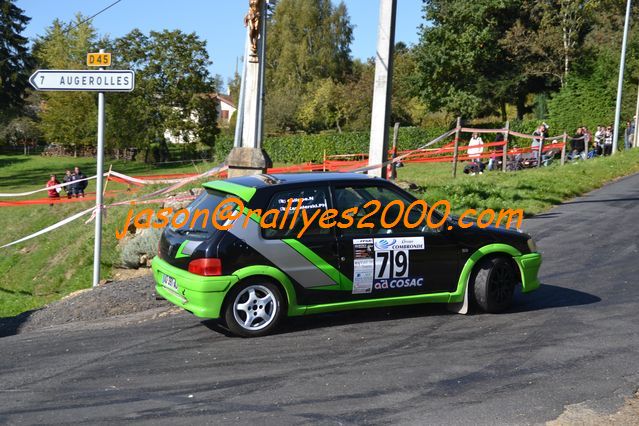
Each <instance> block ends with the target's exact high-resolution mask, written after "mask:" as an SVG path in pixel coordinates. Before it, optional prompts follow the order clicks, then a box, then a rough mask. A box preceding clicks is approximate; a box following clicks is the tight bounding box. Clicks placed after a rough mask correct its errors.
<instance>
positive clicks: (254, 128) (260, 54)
mask: <svg viewBox="0 0 639 426" xmlns="http://www.w3.org/2000/svg"><path fill="white" fill-rule="evenodd" d="M267 1H268V0H250V1H249V11H248V13H247V14H246V17H245V18H244V25H245V26H246V30H247V42H246V48H245V53H244V68H243V71H242V85H241V89H240V100H239V105H238V112H237V114H238V116H237V125H236V128H235V142H234V147H233V149H232V150H231V152H230V153H229V156H228V158H227V159H226V164H227V165H228V168H229V171H228V174H229V177H236V176H247V175H254V174H259V173H265V172H266V169H267V168H269V167H272V162H271V159H270V158H269V156H268V154H267V153H266V151H264V149H262V139H263V133H264V131H263V126H262V123H263V118H264V64H265V53H266V51H265V49H266V13H267Z"/></svg>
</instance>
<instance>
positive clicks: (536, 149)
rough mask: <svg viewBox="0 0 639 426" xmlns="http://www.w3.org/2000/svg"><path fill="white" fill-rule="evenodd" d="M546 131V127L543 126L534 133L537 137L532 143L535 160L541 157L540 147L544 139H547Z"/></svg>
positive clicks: (531, 147)
mask: <svg viewBox="0 0 639 426" xmlns="http://www.w3.org/2000/svg"><path fill="white" fill-rule="evenodd" d="M545 134H546V131H545V126H544V125H543V124H542V125H540V126H539V127H537V129H536V130H535V131H534V132H533V136H535V137H534V138H533V140H532V142H531V143H530V149H531V151H532V156H533V158H537V157H538V156H539V147H540V146H541V145H542V144H543V142H542V141H543V138H544V137H545Z"/></svg>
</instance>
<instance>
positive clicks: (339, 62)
mask: <svg viewBox="0 0 639 426" xmlns="http://www.w3.org/2000/svg"><path fill="white" fill-rule="evenodd" d="M352 40H353V26H352V25H351V23H350V18H349V15H348V10H347V8H346V5H345V4H344V2H340V3H339V4H337V6H335V5H333V3H332V2H331V0H281V1H279V2H278V4H277V6H276V8H275V11H274V13H273V15H272V17H271V19H270V21H269V29H268V48H267V63H266V66H267V74H266V78H267V87H268V88H269V91H268V93H267V99H266V103H267V105H266V115H267V123H269V124H275V125H277V126H278V127H279V129H280V130H282V129H284V128H295V127H296V126H297V124H298V123H297V121H296V116H297V104H295V105H290V103H289V105H288V108H284V109H282V108H279V107H281V105H280V103H281V102H280V101H279V99H278V98H279V97H281V96H285V97H286V96H287V94H288V97H289V99H298V100H301V98H302V96H303V94H304V93H305V87H306V85H307V84H309V83H312V82H319V81H321V80H324V79H332V80H333V81H334V82H336V83H337V82H344V81H345V80H346V79H347V76H348V75H349V74H350V73H351V69H352V60H351V50H350V44H351V42H352ZM325 87H328V86H325ZM271 114H273V115H274V116H272V117H269V116H270V115H271Z"/></svg>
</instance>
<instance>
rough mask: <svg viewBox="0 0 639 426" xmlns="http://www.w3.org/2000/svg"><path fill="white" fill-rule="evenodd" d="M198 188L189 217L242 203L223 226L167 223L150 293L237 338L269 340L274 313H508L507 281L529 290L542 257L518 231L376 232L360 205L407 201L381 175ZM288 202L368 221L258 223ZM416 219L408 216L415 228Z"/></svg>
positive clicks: (247, 180)
mask: <svg viewBox="0 0 639 426" xmlns="http://www.w3.org/2000/svg"><path fill="white" fill-rule="evenodd" d="M203 186H204V191H203V192H202V193H201V194H200V195H199V196H198V197H197V199H195V200H194V201H193V202H192V203H191V204H190V205H189V207H188V210H189V211H190V212H195V211H197V210H208V211H210V212H213V211H215V209H216V207H218V206H219V205H220V204H221V203H226V202H228V199H229V198H231V197H235V199H236V200H241V201H242V204H243V206H240V204H236V205H235V209H236V210H235V211H236V213H237V216H239V217H238V218H237V219H234V220H233V219H228V220H227V221H226V222H224V220H220V221H219V224H220V225H224V226H221V228H228V229H227V230H222V229H219V228H220V227H214V226H211V224H210V223H208V224H207V223H205V220H204V219H202V221H200V222H197V221H196V222H195V223H193V222H192V223H190V224H189V226H186V227H181V228H175V227H171V226H169V227H167V228H166V229H165V231H164V232H163V235H162V237H161V240H160V243H159V251H158V256H157V257H155V258H154V259H153V263H152V267H153V273H154V278H155V281H156V291H157V293H158V294H159V295H160V296H162V297H164V298H165V299H167V300H169V301H170V302H172V303H174V304H175V305H177V306H179V307H182V308H184V309H186V310H187V311H190V312H192V313H193V314H195V315H196V316H198V317H201V318H211V319H221V320H223V321H224V322H225V323H226V325H227V327H228V329H229V330H230V331H231V332H233V333H234V334H237V335H241V336H245V337H253V336H261V335H265V334H268V333H269V332H270V331H272V330H273V329H274V328H275V327H276V326H277V324H278V323H279V322H280V320H281V319H282V317H284V316H289V317H295V316H300V315H307V314H316V313H323V312H330V311H337V310H348V309H359V308H367V307H379V306H393V305H408V304H417V303H446V304H449V306H450V307H451V308H452V309H453V310H455V311H457V312H460V313H466V312H467V311H468V306H469V305H472V304H474V305H476V306H477V307H478V308H479V309H481V310H483V311H486V312H492V313H497V312H501V311H504V310H506V309H507V308H508V307H509V306H510V304H511V301H512V298H513V292H514V289H515V287H516V286H517V285H521V286H522V291H523V292H524V293H526V292H530V291H532V290H535V289H537V288H538V287H539V280H538V278H537V272H538V270H539V267H540V264H541V255H540V254H539V253H537V250H536V247H535V244H534V242H533V240H532V239H531V237H530V236H529V235H527V234H525V233H521V232H519V231H516V230H507V229H503V228H496V227H488V228H485V229H480V228H478V227H477V226H471V227H470V228H462V227H460V226H459V224H458V222H457V221H456V220H454V219H452V218H451V219H449V218H444V217H442V216H440V219H441V223H442V225H441V226H439V227H437V228H432V227H430V226H427V225H426V224H424V225H423V226H422V225H421V224H420V225H419V226H417V227H413V226H411V227H408V226H406V225H405V224H404V222H403V221H399V222H398V223H397V225H396V226H393V227H392V228H387V227H384V226H382V223H381V221H382V218H381V217H380V216H379V214H372V213H373V212H370V211H367V210H366V209H365V208H364V206H365V205H366V204H367V203H368V202H369V201H370V200H379V201H380V202H381V204H382V205H384V206H389V205H392V206H391V207H397V208H398V209H399V207H398V204H400V203H401V204H403V205H405V206H408V205H410V204H411V203H414V202H415V201H416V198H415V197H414V196H412V195H411V194H410V193H408V192H406V191H404V190H402V189H401V188H399V187H397V186H396V185H394V184H393V183H391V182H389V181H387V180H384V179H380V178H375V177H370V176H367V175H362V174H355V173H307V174H277V175H267V174H263V175H255V176H246V177H240V178H233V179H228V180H219V181H213V182H209V183H205V184H204V185H203ZM289 200H299V204H297V207H299V208H300V209H303V210H306V213H308V216H309V217H310V216H311V214H312V213H313V212H314V211H316V210H318V209H319V210H327V209H337V210H338V211H340V212H343V211H346V210H348V209H351V210H350V211H351V212H353V218H354V219H355V223H358V219H361V218H362V217H364V216H366V215H367V216H368V217H367V219H368V222H367V223H372V226H371V227H368V228H358V227H356V226H348V227H339V226H333V227H330V228H329V227H322V226H320V225H319V224H318V222H317V221H316V222H315V223H313V224H312V225H310V226H309V227H308V228H307V229H306V232H305V233H304V234H303V235H302V236H301V237H300V238H297V236H298V234H299V231H300V229H301V228H302V227H303V226H304V224H303V220H302V215H297V216H296V215H292V214H291V215H289V216H288V217H287V222H286V224H285V225H286V226H279V227H264V226H261V224H260V220H261V218H260V216H259V212H260V211H261V212H267V211H269V210H272V209H275V210H283V207H282V206H283V205H286V203H287V202H288V201H289ZM354 207H356V209H353V208H354ZM241 208H244V210H242V211H240V209H241ZM249 209H250V210H249ZM387 210H389V211H390V213H389V212H387V213H388V215H389V216H393V212H392V210H393V208H391V209H387ZM256 211H257V212H256ZM422 213H423V212H420V211H419V209H413V210H412V211H410V215H411V217H412V218H415V220H417V221H419V220H420V218H421V219H423V217H424V215H422ZM397 214H399V211H398V212H396V214H395V216H396V215H397ZM434 214H435V215H436V216H437V215H440V213H438V212H434ZM247 215H248V217H247ZM237 216H236V217H237ZM215 220H217V218H216V219H215ZM435 221H436V220H435V219H433V222H435ZM412 222H414V221H409V223H412ZM206 225H208V226H206Z"/></svg>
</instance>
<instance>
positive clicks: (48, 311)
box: [0, 273, 172, 337]
mask: <svg viewBox="0 0 639 426" xmlns="http://www.w3.org/2000/svg"><path fill="white" fill-rule="evenodd" d="M171 307H172V305H171V304H170V303H169V302H167V301H166V300H156V298H155V287H154V282H153V278H152V276H151V274H150V273H149V274H146V275H143V276H139V277H134V278H129V279H125V280H122V281H115V282H110V283H107V284H104V285H101V286H99V287H97V288H95V289H88V290H81V291H79V292H76V293H73V294H71V295H69V296H67V297H65V298H63V299H61V300H59V301H56V302H53V303H51V304H50V305H47V306H45V307H43V308H41V309H38V310H35V311H30V312H25V313H22V314H20V315H18V316H16V317H13V318H3V319H0V337H1V336H7V335H12V334H18V333H22V332H25V331H32V330H36V329H39V328H43V327H49V326H52V325H61V324H68V323H73V322H79V321H96V320H101V319H106V318H111V317H116V316H120V315H129V314H133V313H137V312H142V311H147V310H154V311H155V312H157V309H158V308H165V309H166V310H169V309H170V308H171Z"/></svg>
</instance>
